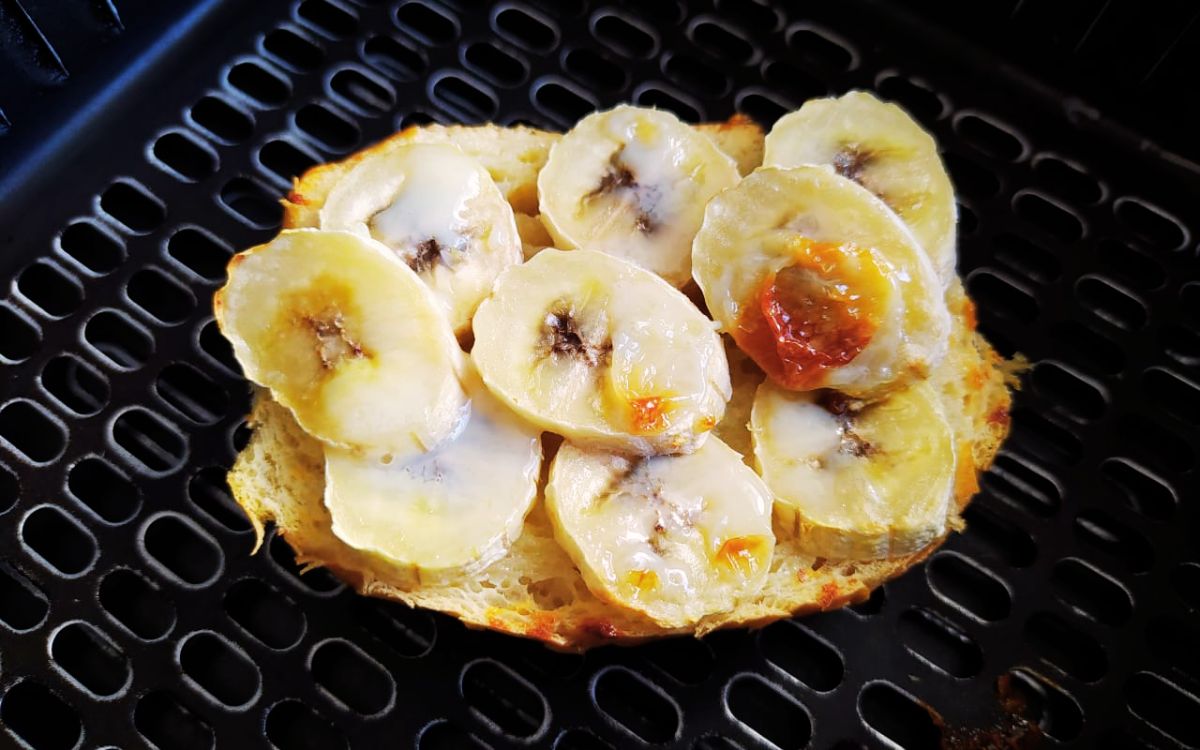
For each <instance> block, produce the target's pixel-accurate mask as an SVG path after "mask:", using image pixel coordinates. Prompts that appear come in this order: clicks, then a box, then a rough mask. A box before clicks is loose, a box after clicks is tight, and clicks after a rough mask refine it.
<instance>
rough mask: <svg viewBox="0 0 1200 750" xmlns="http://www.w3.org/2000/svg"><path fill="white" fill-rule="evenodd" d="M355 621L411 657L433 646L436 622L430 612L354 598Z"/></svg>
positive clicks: (385, 644)
mask: <svg viewBox="0 0 1200 750" xmlns="http://www.w3.org/2000/svg"><path fill="white" fill-rule="evenodd" d="M353 614H354V619H355V621H357V622H358V624H359V625H360V626H361V627H362V628H363V630H365V631H366V632H368V633H370V634H371V635H373V636H375V638H376V639H377V640H378V641H379V642H380V643H382V644H383V645H384V646H386V647H387V648H388V649H390V650H392V651H394V652H395V653H396V654H398V655H400V656H403V657H407V658H410V659H414V658H417V657H419V656H424V655H425V654H427V653H429V649H431V648H433V641H434V639H435V638H436V637H437V625H436V624H435V623H434V620H433V618H432V617H430V616H429V613H428V612H425V611H424V610H419V609H413V608H412V607H409V606H407V605H403V604H397V603H395V602H387V601H375V600H371V599H362V598H358V599H355V601H354V605H353Z"/></svg>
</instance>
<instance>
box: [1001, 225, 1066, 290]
mask: <svg viewBox="0 0 1200 750" xmlns="http://www.w3.org/2000/svg"><path fill="white" fill-rule="evenodd" d="M992 257H993V258H995V259H996V260H997V261H999V262H1000V263H1003V264H1004V265H1005V266H1008V267H1009V268H1011V269H1012V270H1014V271H1016V272H1017V273H1019V274H1021V275H1022V276H1024V277H1025V278H1027V279H1029V280H1030V281H1035V282H1037V283H1039V284H1048V283H1050V282H1052V281H1056V280H1057V279H1058V277H1059V276H1060V275H1061V274H1062V266H1061V265H1060V264H1059V262H1058V258H1056V257H1055V256H1054V254H1053V253H1051V252H1050V251H1049V250H1046V249H1045V248H1043V247H1040V246H1039V245H1037V244H1035V243H1034V242H1031V241H1030V240H1027V239H1025V238H1024V237H1020V236H1018V235H1015V234H1009V233H1007V232H1001V233H1000V234H998V235H996V236H995V237H994V238H993V239H992Z"/></svg>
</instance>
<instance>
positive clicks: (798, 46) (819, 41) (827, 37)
mask: <svg viewBox="0 0 1200 750" xmlns="http://www.w3.org/2000/svg"><path fill="white" fill-rule="evenodd" d="M787 43H788V47H789V48H790V49H791V50H792V51H793V52H795V53H796V55H797V56H798V57H799V58H800V59H801V60H802V61H803V62H805V63H807V64H808V65H810V66H812V67H814V68H817V69H820V70H825V71H835V72H840V71H844V70H849V69H850V68H851V66H853V65H854V61H855V59H856V55H855V53H854V51H853V50H852V49H851V48H850V45H849V43H848V42H846V41H845V40H844V39H841V38H840V37H836V36H834V35H833V34H830V33H829V32H828V31H825V30H823V29H818V28H815V27H812V26H806V25H799V26H796V27H795V28H793V29H792V30H791V32H790V33H789V34H788V37H787Z"/></svg>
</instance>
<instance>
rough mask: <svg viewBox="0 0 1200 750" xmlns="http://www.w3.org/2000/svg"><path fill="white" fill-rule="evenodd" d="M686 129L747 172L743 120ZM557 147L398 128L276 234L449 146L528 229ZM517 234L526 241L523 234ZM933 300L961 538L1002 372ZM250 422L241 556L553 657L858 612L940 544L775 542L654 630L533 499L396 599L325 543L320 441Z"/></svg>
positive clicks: (297, 191) (281, 411) (376, 574)
mask: <svg viewBox="0 0 1200 750" xmlns="http://www.w3.org/2000/svg"><path fill="white" fill-rule="evenodd" d="M698 127H699V128H700V129H701V130H702V131H704V132H706V133H707V134H708V135H709V136H710V137H712V138H713V139H714V140H715V141H716V142H717V144H718V145H719V146H720V147H721V148H722V149H723V150H725V151H726V153H729V154H730V155H731V156H733V157H734V159H735V160H736V161H737V162H738V164H739V169H740V170H741V171H743V172H748V171H750V170H752V169H753V168H754V167H755V166H757V164H759V163H760V162H761V159H762V130H761V129H760V128H759V127H758V126H757V125H755V124H754V123H753V122H751V121H749V120H747V119H745V118H734V119H731V120H730V121H729V122H726V123H719V124H709V125H701V126H698ZM557 138H558V136H557V134H554V133H548V132H546V131H539V130H534V129H532V128H499V127H496V126H480V127H476V128H468V127H464V126H441V125H432V126H427V127H421V128H408V129H406V130H403V131H401V132H399V133H397V134H395V135H393V136H392V137H390V138H388V139H386V140H384V141H382V142H380V143H378V144H376V145H374V146H372V147H370V148H367V149H364V150H363V151H360V152H358V153H356V154H354V155H353V156H350V157H349V158H347V159H345V160H343V161H341V162H337V163H334V164H325V165H321V166H319V167H314V168H313V169H310V170H309V171H308V172H306V173H305V174H304V176H303V177H302V178H300V179H299V180H297V181H296V182H295V185H294V187H293V189H292V191H291V192H290V193H289V195H288V196H287V198H286V199H285V200H284V201H283V205H284V226H285V227H286V228H294V227H308V226H316V225H317V224H318V223H319V210H320V206H321V204H322V203H323V202H324V199H325V197H326V196H327V195H328V193H329V190H330V189H331V188H332V186H333V184H334V183H335V182H336V181H337V179H338V178H339V177H340V176H341V175H343V174H345V173H346V171H348V170H349V169H351V168H352V167H353V166H354V165H355V164H357V163H359V162H360V161H362V160H363V159H365V158H367V157H368V156H371V155H373V154H377V153H383V152H386V151H388V150H391V149H393V148H396V147H397V146H399V145H401V144H404V143H411V142H454V143H457V144H459V145H460V147H463V148H464V150H466V151H468V153H474V152H477V151H481V152H488V153H491V154H493V155H497V154H499V155H501V156H500V157H497V158H492V159H491V160H490V161H489V160H484V159H481V161H482V162H483V163H484V166H485V167H486V168H488V170H489V172H491V173H492V175H493V178H494V179H496V181H497V184H498V185H500V186H501V190H502V192H504V193H505V196H506V197H507V198H508V200H509V201H510V203H512V205H513V207H514V209H517V213H518V215H524V216H525V217H526V218H527V219H528V220H532V221H534V223H535V224H536V216H537V204H536V197H537V194H536V187H535V188H534V189H533V192H532V193H530V192H529V184H532V185H534V186H536V178H537V172H538V170H540V168H541V166H542V165H543V164H544V163H545V159H546V157H548V155H549V151H550V148H551V147H552V146H553V144H554V142H555V141H556V140H557ZM464 144H466V145H464ZM531 195H532V203H531V202H530V196H531ZM518 207H519V208H518ZM518 223H519V224H520V222H518ZM522 236H523V238H525V237H526V233H525V231H523V232H522ZM527 252H528V248H527ZM947 302H948V306H949V308H950V310H951V313H952V315H953V317H954V321H955V324H954V330H953V334H952V337H951V354H950V356H949V357H948V358H947V360H946V361H945V362H944V363H942V365H940V366H939V367H938V368H937V369H936V370H935V372H934V373H932V375H931V380H932V381H933V383H934V385H935V386H936V387H937V389H938V391H939V393H940V394H941V397H942V401H943V406H944V408H945V412H946V414H947V415H948V418H949V419H950V422H951V426H952V427H953V428H954V431H955V435H956V439H957V441H958V444H957V446H956V447H957V449H958V450H957V452H958V454H959V456H960V459H959V471H958V474H957V480H956V483H955V500H956V502H955V503H954V504H952V507H951V509H950V512H949V517H948V519H947V520H948V523H947V528H948V529H950V530H961V529H962V528H963V522H962V519H961V516H960V513H961V511H962V509H963V508H964V507H965V506H966V504H967V502H969V501H970V498H971V497H972V496H973V495H974V494H975V492H976V491H977V490H978V475H979V473H980V472H981V471H983V470H985V469H986V468H987V467H988V466H990V465H991V462H992V459H993V458H994V456H995V454H996V451H997V449H998V448H999V445H1000V443H1001V441H1002V440H1003V439H1004V437H1005V436H1006V435H1007V433H1008V414H1009V408H1010V393H1009V388H1008V386H1009V385H1011V384H1013V380H1014V379H1013V377H1012V375H1011V374H1010V373H1011V368H1008V367H1006V365H1007V363H1006V362H1005V360H1004V359H1003V358H1002V357H1000V356H999V355H998V354H997V353H996V352H995V351H994V350H993V349H992V348H991V347H990V346H989V345H988V344H987V342H986V341H985V340H984V339H983V338H982V337H981V336H980V335H979V334H977V333H976V332H975V330H974V308H973V306H972V304H971V301H970V299H969V298H968V297H967V296H966V294H965V292H964V291H963V289H962V286H961V284H960V283H958V282H955V283H954V284H953V285H952V287H951V289H950V290H949V292H948V293H947ZM250 422H251V424H252V426H253V427H254V433H253V436H252V437H251V439H250V442H249V444H248V445H247V446H246V447H245V449H243V450H242V452H241V453H240V454H239V456H238V458H237V461H236V462H235V464H234V466H233V469H232V470H231V471H230V473H229V486H230V488H231V490H232V492H233V497H234V498H235V500H236V501H237V503H238V504H239V505H240V506H241V507H242V509H243V510H244V511H245V512H246V515H247V516H248V517H249V519H250V522H251V523H252V525H253V527H254V530H255V535H256V540H257V541H256V545H255V550H257V549H258V547H259V546H260V545H261V544H262V541H263V539H264V536H265V534H266V533H267V529H268V526H270V525H273V526H274V527H275V529H276V531H277V533H278V534H279V535H281V536H283V538H284V539H285V540H286V541H287V543H288V544H290V545H291V547H292V548H293V549H294V550H295V552H296V558H297V562H298V563H299V564H300V565H302V566H303V567H304V568H305V569H308V568H313V567H318V566H321V567H326V568H328V569H329V570H331V571H332V572H333V573H335V574H336V575H337V576H339V577H340V578H342V579H343V580H345V581H346V582H347V583H348V584H349V585H350V586H352V587H353V588H354V589H355V590H357V591H358V592H359V593H361V594H365V595H369V596H378V597H382V598H385V599H393V600H397V601H402V602H405V603H406V604H409V605H410V606H414V607H425V608H429V609H434V610H439V611H441V612H445V613H447V614H450V615H452V616H454V617H457V618H459V619H460V620H462V621H463V622H465V623H467V624H468V625H469V626H472V627H478V628H487V629H491V630H497V631H502V632H506V633H511V634H514V635H519V636H522V637H526V638H532V639H535V640H538V641H542V642H544V643H546V644H547V645H549V646H551V647H553V648H557V649H563V650H574V651H580V650H584V649H587V648H589V647H592V646H596V645H600V644H608V643H622V644H632V643H637V642H640V641H644V640H647V639H651V638H656V637H660V636H666V635H677V634H683V633H693V634H695V635H696V636H702V635H704V634H705V633H709V632H711V631H713V630H717V629H721V628H730V627H760V626H763V625H766V624H768V623H770V622H773V621H775V620H779V619H782V618H787V617H793V616H796V615H802V614H808V613H812V612H820V611H827V610H831V609H837V608H840V607H843V606H846V605H848V604H854V603H856V602H861V601H863V600H865V599H866V598H867V597H868V596H869V595H870V593H871V591H872V590H873V589H875V588H876V587H878V586H879V585H881V584H882V583H884V582H885V581H887V580H889V579H891V578H894V577H896V576H898V575H900V574H901V573H903V572H904V571H906V570H908V569H909V568H910V567H912V566H913V565H916V564H917V563H919V562H921V561H922V560H924V559H925V558H926V557H928V556H929V555H930V554H931V553H932V552H933V551H934V550H935V549H936V548H937V547H938V546H939V545H940V544H941V543H942V541H944V539H945V537H942V538H939V539H938V540H936V541H935V542H934V543H933V544H930V545H929V546H928V547H926V548H924V549H922V550H920V551H919V552H917V553H916V554H913V555H909V556H906V557H901V558H895V559H886V560H848V561H833V560H824V559H821V558H814V557H812V556H811V555H807V554H805V553H803V552H801V551H800V550H799V548H798V546H797V545H796V543H795V541H794V540H792V539H789V538H787V537H786V536H785V535H783V534H780V535H779V541H778V543H777V545H776V548H775V555H774V560H773V562H772V568H771V571H770V573H769V575H768V578H767V582H766V584H765V585H764V587H763V589H762V590H761V591H758V592H754V593H753V594H750V595H748V596H746V597H744V598H743V599H742V600H740V601H738V602H737V604H736V606H735V607H734V608H733V609H732V610H731V611H728V612H720V613H714V614H711V615H708V616H706V617H704V618H703V619H701V620H700V621H699V622H697V623H695V624H694V625H693V626H690V627H686V628H677V629H667V628H663V627H661V626H659V625H657V624H656V623H654V622H653V621H651V620H649V619H647V618H645V617H642V616H639V615H637V614H636V613H633V612H630V611H628V610H626V609H623V608H621V607H619V606H617V605H615V604H611V603H608V602H605V601H603V600H602V599H600V598H598V597H597V596H596V595H595V594H593V593H592V592H591V591H590V590H589V589H588V588H587V586H586V585H585V584H584V582H583V579H582V577H581V576H580V574H579V571H578V570H577V569H576V568H575V567H574V565H573V564H572V562H571V560H570V558H569V557H568V556H567V554H566V552H565V551H563V549H562V548H561V547H559V545H558V544H557V542H555V540H554V534H553V530H552V528H551V526H550V523H549V520H548V519H547V517H546V514H545V512H544V510H543V508H542V505H541V501H540V500H539V501H538V502H537V504H535V506H534V508H533V510H532V511H531V512H530V514H529V516H528V517H527V519H526V521H525V524H524V528H523V531H522V533H521V535H520V536H519V537H518V539H517V540H516V542H515V543H514V544H513V545H512V547H511V549H510V550H509V551H508V553H507V554H506V555H505V557H504V558H502V559H501V560H499V561H497V562H496V563H494V564H492V565H491V566H489V567H488V568H486V569H485V570H484V571H482V572H481V573H476V574H474V575H472V576H471V577H469V578H468V577H463V578H461V579H459V580H452V581H449V582H439V583H437V584H425V585H421V584H418V585H417V586H415V587H414V586H407V587H406V586H404V585H401V584H400V583H399V581H401V580H404V579H403V578H401V577H400V576H398V575H396V574H395V572H394V571H393V570H392V569H391V567H390V565H389V563H388V562H387V561H386V560H385V559H383V558H380V557H377V556H374V555H371V554H369V553H366V552H362V551H360V550H356V549H353V548H351V547H349V546H348V545H346V544H345V543H343V542H342V541H341V540H339V539H338V538H337V537H336V536H334V534H333V533H332V531H331V521H330V516H329V512H328V511H327V509H326V508H325V505H324V502H323V496H324V488H325V480H324V453H323V448H322V445H321V443H320V442H319V441H317V440H316V439H314V438H312V437H311V436H309V435H307V434H306V433H305V432H304V431H303V430H302V429H301V428H300V427H299V426H298V425H297V423H296V421H295V419H294V418H293V417H292V415H291V413H290V412H289V411H288V410H287V409H285V408H284V407H282V406H280V405H279V404H277V403H276V402H275V401H274V400H272V399H271V397H270V395H269V394H268V393H267V392H266V391H265V390H261V389H259V390H256V393H255V396H254V404H253V409H252V413H251V415H250ZM733 427H734V428H735V429H736V428H737V427H738V426H737V425H734V426H733ZM718 432H720V429H718ZM545 440H546V448H547V451H546V454H547V455H546V459H545V462H544V465H543V478H542V486H543V487H544V483H545V476H544V475H545V473H546V468H548V466H549V464H550V461H551V460H552V455H553V451H554V450H555V449H556V448H557V442H556V441H557V440H558V439H557V438H556V437H555V436H551V435H547V436H546V438H545ZM539 497H540V491H539Z"/></svg>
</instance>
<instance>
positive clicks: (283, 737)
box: [266, 700, 350, 750]
mask: <svg viewBox="0 0 1200 750" xmlns="http://www.w3.org/2000/svg"><path fill="white" fill-rule="evenodd" d="M266 733H267V739H268V740H269V741H270V742H271V744H272V745H273V746H274V747H276V748H278V749H279V750H338V748H349V747H350V744H349V742H348V741H347V740H346V735H345V734H344V733H343V732H342V731H341V730H340V729H338V727H337V725H336V724H334V723H333V722H331V721H329V720H328V719H326V718H324V717H323V716H320V715H319V714H317V713H316V712H315V711H313V710H312V709H311V708H309V707H308V706H306V705H304V704H303V703H301V702H300V701H296V700H285V701H280V702H279V703H276V704H275V705H274V706H271V709H270V710H269V711H268V712H267V721H266Z"/></svg>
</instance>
